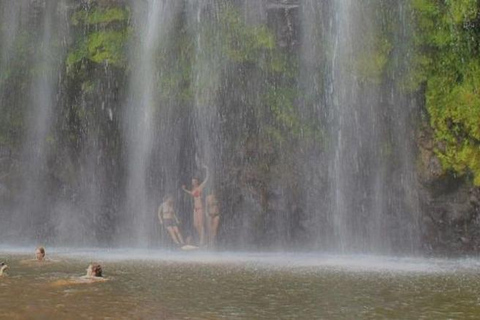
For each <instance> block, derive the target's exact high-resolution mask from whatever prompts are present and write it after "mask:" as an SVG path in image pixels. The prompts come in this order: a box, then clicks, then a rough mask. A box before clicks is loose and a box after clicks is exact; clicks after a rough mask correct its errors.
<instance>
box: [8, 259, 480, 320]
mask: <svg viewBox="0 0 480 320" xmlns="http://www.w3.org/2000/svg"><path fill="white" fill-rule="evenodd" d="M102 256H104V258H103V259H102ZM233 257H236V258H233ZM295 257H296V256H295V255H288V256H286V258H285V259H281V256H275V257H274V258H271V257H270V258H269V257H266V258H265V257H262V256H260V255H258V256H253V257H252V256H246V255H244V256H242V255H239V256H235V255H233V254H232V255H231V256H228V257H225V256H222V255H219V257H218V259H216V258H215V254H209V255H206V256H205V257H202V255H198V254H197V255H190V254H182V253H180V254H178V255H172V256H169V253H158V255H157V256H152V257H151V258H150V259H149V258H148V255H141V256H138V257H136V258H135V259H132V257H131V255H130V254H125V256H124V258H122V257H121V252H120V253H118V252H117V253H116V254H115V255H111V253H105V254H102V253H101V252H96V253H91V254H89V253H84V254H80V255H77V256H74V255H69V254H65V253H64V254H61V253H58V254H56V255H55V254H52V255H51V258H52V259H56V260H59V261H57V262H54V263H50V264H37V263H27V264H25V263H21V260H24V259H31V258H32V255H29V256H27V255H24V254H16V253H12V252H7V253H1V252H0V258H1V259H4V260H6V261H7V262H8V265H9V267H10V269H9V270H8V276H6V277H3V278H0V310H1V313H0V318H2V319H386V318H388V319H478V318H479V317H480V298H479V295H478V293H479V292H480V290H479V289H480V277H479V276H478V271H479V270H480V269H478V267H477V262H468V267H465V263H462V262H440V263H439V262H438V261H437V262H435V263H433V262H423V263H422V262H415V261H408V262H405V261H403V260H399V261H397V260H393V261H392V260H388V261H385V260H381V259H380V260H379V259H373V261H371V262H369V263H367V261H368V258H365V257H363V258H361V259H358V258H355V257H352V258H344V259H343V258H342V259H340V260H332V259H331V258H330V260H329V261H330V262H328V261H327V260H328V259H329V258H326V257H323V258H322V257H320V258H319V259H318V260H316V259H312V258H311V257H309V258H308V259H310V260H309V261H307V262H308V263H303V264H301V263H296V264H295V263H294V260H295ZM304 258H305V257H302V256H301V255H298V259H299V260H301V259H304ZM308 259H307V260H308ZM322 259H323V260H322ZM92 261H97V262H100V263H101V264H102V266H103V269H104V274H105V276H106V278H108V279H109V280H108V281H107V282H97V283H92V284H68V283H65V280H68V279H71V278H72V277H73V278H75V277H78V276H81V275H83V274H84V273H85V269H86V267H87V265H88V264H89V263H90V262H92ZM314 261H315V263H313V262H314ZM322 261H323V262H322ZM382 261H383V262H382ZM297 262H298V261H297ZM415 266H417V267H415Z"/></svg>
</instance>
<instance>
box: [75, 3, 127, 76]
mask: <svg viewBox="0 0 480 320" xmlns="http://www.w3.org/2000/svg"><path fill="white" fill-rule="evenodd" d="M129 16H130V11H129V10H128V8H125V7H113V8H102V7H97V6H92V7H91V8H90V9H89V10H81V11H77V12H75V13H74V14H73V15H72V18H71V20H72V24H73V25H74V26H75V27H76V28H77V29H78V30H80V31H81V32H78V33H77V37H76V40H77V44H76V46H75V47H74V50H72V51H71V52H70V53H69V55H68V58H67V66H68V67H73V66H74V65H75V64H77V63H79V62H82V61H85V60H88V61H91V62H93V63H97V64H104V63H105V64H109V65H112V66H115V67H125V64H126V56H125V49H126V44H127V41H128V39H129V35H130V30H129V29H128V19H129ZM85 31H86V32H85Z"/></svg>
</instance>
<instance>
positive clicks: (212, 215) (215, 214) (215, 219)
mask: <svg viewBox="0 0 480 320" xmlns="http://www.w3.org/2000/svg"><path fill="white" fill-rule="evenodd" d="M207 214H208V220H209V228H208V231H209V239H208V240H209V244H210V245H212V246H213V245H215V239H216V238H217V230H218V224H219V223H220V209H219V207H218V200H217V197H216V196H215V193H214V192H212V193H211V194H210V195H208V196H207Z"/></svg>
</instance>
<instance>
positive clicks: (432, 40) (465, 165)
mask: <svg viewBox="0 0 480 320" xmlns="http://www.w3.org/2000/svg"><path fill="white" fill-rule="evenodd" d="M411 4H412V9H413V13H414V17H415V20H416V32H415V43H416V51H415V55H416V57H415V60H414V61H416V63H415V65H414V68H413V72H412V73H411V75H410V78H411V79H413V80H414V81H412V83H413V85H412V88H415V87H417V88H418V87H419V86H420V85H421V84H423V83H425V85H426V93H425V94H426V108H427V110H428V114H429V116H430V125H431V127H432V128H433V130H434V136H435V140H436V143H437V145H438V148H437V150H436V152H437V155H438V157H439V158H440V160H441V161H442V165H443V168H444V170H445V171H453V172H454V173H455V174H457V175H468V176H472V177H473V183H474V184H475V185H477V186H480V121H479V119H480V58H479V44H480V42H479V30H478V23H479V18H478V10H479V7H478V6H479V4H478V1H476V0H456V1H445V2H438V1H433V0H411Z"/></svg>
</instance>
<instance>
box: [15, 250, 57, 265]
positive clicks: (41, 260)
mask: <svg viewBox="0 0 480 320" xmlns="http://www.w3.org/2000/svg"><path fill="white" fill-rule="evenodd" d="M50 262H54V260H51V259H48V258H47V257H45V247H42V246H39V247H37V248H36V249H35V259H28V260H22V261H20V263H21V264H30V265H40V264H48V263H50Z"/></svg>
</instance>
